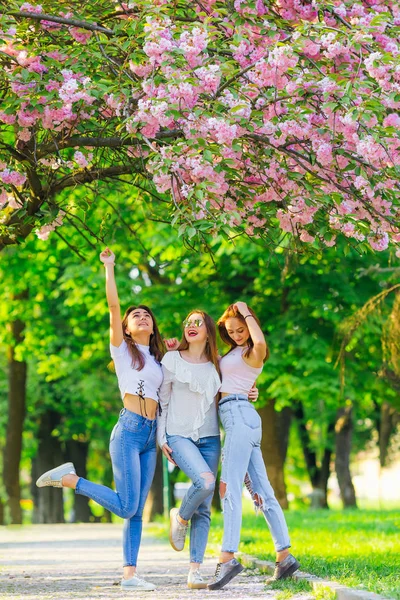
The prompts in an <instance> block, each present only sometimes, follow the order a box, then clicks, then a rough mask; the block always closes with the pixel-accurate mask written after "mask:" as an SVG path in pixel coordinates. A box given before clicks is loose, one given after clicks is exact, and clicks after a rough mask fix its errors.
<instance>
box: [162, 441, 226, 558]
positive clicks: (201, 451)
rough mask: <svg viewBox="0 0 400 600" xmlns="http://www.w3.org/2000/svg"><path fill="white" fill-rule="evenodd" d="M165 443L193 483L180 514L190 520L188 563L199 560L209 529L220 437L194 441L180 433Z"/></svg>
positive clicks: (202, 553) (204, 547)
mask: <svg viewBox="0 0 400 600" xmlns="http://www.w3.org/2000/svg"><path fill="white" fill-rule="evenodd" d="M167 442H168V446H170V448H172V458H173V459H174V461H175V462H176V464H177V465H178V467H179V468H180V469H182V471H183V472H184V473H185V474H186V475H187V476H188V477H190V479H191V480H192V482H193V485H191V487H190V488H189V489H188V491H187V492H186V494H185V497H184V498H183V500H182V504H181V506H180V509H179V516H180V517H182V519H185V521H190V562H193V563H202V562H203V558H204V553H205V551H206V546H207V540H208V533H209V531H210V522H211V516H210V515H211V501H212V497H213V492H214V489H215V478H216V476H217V470H218V463H219V457H220V453H221V440H220V437H219V435H213V436H210V437H203V438H200V439H199V440H197V442H194V441H193V440H192V439H191V438H185V437H182V436H180V435H167ZM211 474H212V475H211Z"/></svg>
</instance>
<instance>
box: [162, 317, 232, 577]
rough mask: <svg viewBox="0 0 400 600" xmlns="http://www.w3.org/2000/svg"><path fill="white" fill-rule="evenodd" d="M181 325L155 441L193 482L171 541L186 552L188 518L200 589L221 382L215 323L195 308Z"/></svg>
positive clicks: (174, 519)
mask: <svg viewBox="0 0 400 600" xmlns="http://www.w3.org/2000/svg"><path fill="white" fill-rule="evenodd" d="M183 325H184V333H183V338H182V341H181V343H180V345H179V347H178V349H177V350H176V351H171V352H167V353H166V354H165V356H164V358H163V359H162V366H163V375H164V380H163V384H162V386H161V388H160V406H161V414H159V416H158V418H157V420H158V432H157V439H158V443H159V445H160V447H161V448H162V451H163V453H164V455H165V456H166V457H167V458H168V460H169V461H170V462H172V463H174V464H176V465H178V466H179V467H180V469H182V471H184V473H186V475H187V476H188V477H189V478H190V479H191V480H192V482H193V484H192V486H191V487H190V489H189V490H188V491H187V493H186V495H185V497H184V498H183V501H182V504H181V506H180V508H179V510H178V509H177V508H173V509H171V513H170V521H171V523H170V542H171V545H172V547H173V548H174V549H175V550H178V551H179V550H183V547H184V545H185V537H186V532H187V529H188V524H189V521H190V523H191V527H190V570H189V575H188V587H189V588H194V589H201V588H205V587H207V585H206V583H205V582H204V581H203V578H202V576H201V574H200V570H199V569H200V565H201V563H202V562H203V558H204V552H205V549H206V545H207V539H208V532H209V529H210V507H211V500H212V496H213V492H214V488H215V478H216V474H217V469H218V463H219V457H220V449H221V443H220V435H219V426H218V415H217V405H216V396H217V393H218V390H219V387H220V385H221V380H220V377H219V367H218V353H217V345H216V327H215V323H214V321H213V320H212V319H211V317H210V316H209V315H207V314H206V313H205V312H204V311H201V310H195V311H192V312H190V313H189V315H188V316H187V317H186V319H185V321H184V323H183ZM171 341H172V343H174V341H175V340H171ZM167 346H168V344H167Z"/></svg>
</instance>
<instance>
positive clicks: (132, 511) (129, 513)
mask: <svg viewBox="0 0 400 600" xmlns="http://www.w3.org/2000/svg"><path fill="white" fill-rule="evenodd" d="M137 512H138V505H137V503H136V502H135V503H133V504H132V503H131V504H127V505H126V506H123V507H122V509H121V512H120V514H119V515H118V516H119V517H121V519H132V517H134V516H135V515H136V514H137Z"/></svg>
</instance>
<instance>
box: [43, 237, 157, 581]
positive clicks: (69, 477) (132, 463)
mask: <svg viewBox="0 0 400 600" xmlns="http://www.w3.org/2000/svg"><path fill="white" fill-rule="evenodd" d="M100 260H101V262H102V263H103V264H104V267H105V270H106V295H107V302H108V307H109V310H110V352H111V357H112V358H113V361H114V366H115V371H116V374H117V378H118V385H119V389H120V392H121V398H122V401H123V404H124V408H123V409H122V410H121V413H120V417H119V420H118V422H117V424H116V425H115V427H114V429H113V430H112V433H111V438H110V456H111V461H112V467H113V474H114V482H115V488H116V491H113V490H112V489H110V488H108V487H106V486H104V485H100V484H97V483H93V482H91V481H88V480H87V479H84V478H83V477H78V476H77V474H76V472H75V468H74V466H73V464H72V463H66V464H64V465H61V466H60V467H57V468H55V469H52V470H51V471H47V473H44V474H43V475H42V476H41V477H39V479H38V480H37V482H36V484H37V485H38V487H44V486H53V487H60V488H61V487H69V488H73V489H75V492H76V493H77V494H82V495H83V496H87V497H88V498H92V499H93V500H95V501H96V502H98V504H101V506H104V507H105V508H107V509H108V510H110V511H111V512H113V513H115V514H116V515H118V516H119V517H122V518H123V519H125V522H124V532H123V554H124V569H123V579H122V582H121V586H122V587H123V588H124V589H130V590H138V591H139V590H153V589H155V586H154V585H153V584H152V583H149V582H147V581H144V580H143V579H141V578H139V577H138V576H137V575H136V561H137V555H138V551H139V545H140V539H141V533H142V513H143V508H144V504H145V501H146V498H147V495H148V493H149V490H150V486H151V483H152V481H153V477H154V472H155V467H156V424H157V421H156V414H157V408H158V390H159V388H160V386H161V383H162V377H163V376H162V367H161V364H160V363H161V359H162V356H163V343H162V339H161V336H160V333H159V331H158V327H157V324H156V321H155V318H154V315H153V313H152V312H151V310H150V309H149V308H148V307H147V306H144V305H139V306H131V307H130V308H128V310H127V311H126V313H125V315H124V317H123V318H121V312H120V307H119V299H118V292H117V286H116V283H115V278H114V263H115V256H114V254H113V253H112V252H111V250H109V249H108V248H106V249H105V250H104V251H103V252H102V253H101V254H100Z"/></svg>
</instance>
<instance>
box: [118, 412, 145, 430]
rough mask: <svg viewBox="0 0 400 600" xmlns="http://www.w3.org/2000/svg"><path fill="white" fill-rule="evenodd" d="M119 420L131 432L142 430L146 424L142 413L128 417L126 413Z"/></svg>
mask: <svg viewBox="0 0 400 600" xmlns="http://www.w3.org/2000/svg"><path fill="white" fill-rule="evenodd" d="M119 422H120V424H121V427H122V428H123V429H125V430H126V431H130V432H131V433H138V432H140V431H142V429H143V428H144V426H145V421H144V420H143V419H142V418H141V417H140V415H137V418H136V416H129V417H128V418H127V417H126V413H125V415H123V416H122V417H120V420H119Z"/></svg>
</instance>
